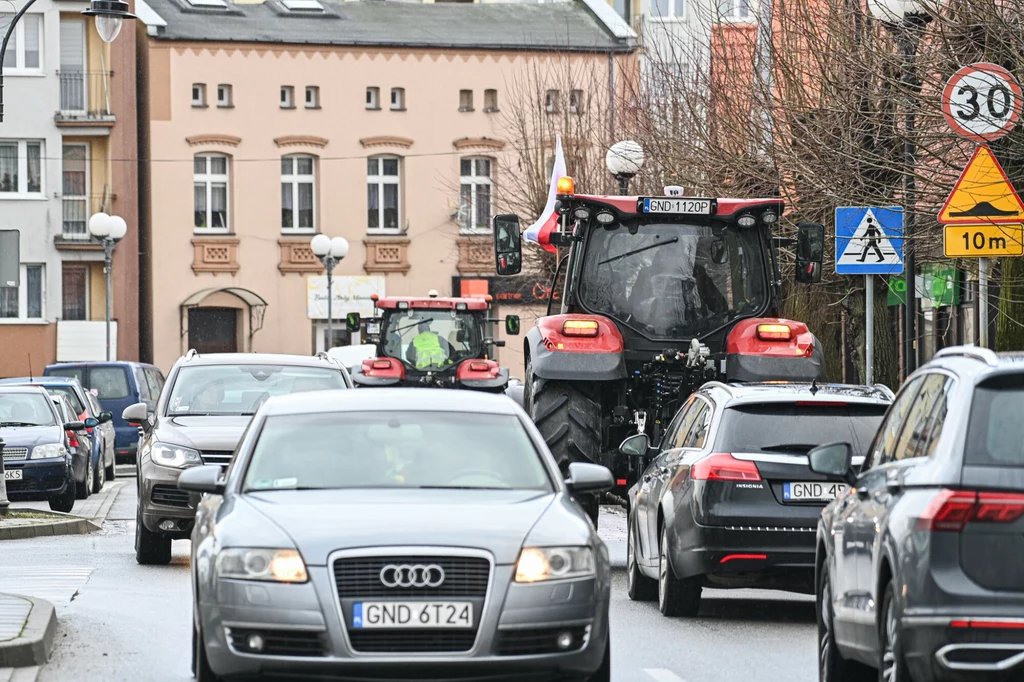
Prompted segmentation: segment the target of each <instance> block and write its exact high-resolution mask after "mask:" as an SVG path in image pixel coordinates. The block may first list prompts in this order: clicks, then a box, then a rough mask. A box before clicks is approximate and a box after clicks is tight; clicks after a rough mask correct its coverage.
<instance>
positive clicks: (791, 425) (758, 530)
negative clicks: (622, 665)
mask: <svg viewBox="0 0 1024 682" xmlns="http://www.w3.org/2000/svg"><path fill="white" fill-rule="evenodd" d="M891 396H892V393H891V392H890V391H889V390H888V389H885V388H871V387H867V386H845V385H837V384H827V385H822V386H817V385H815V384H797V383H764V384H755V383H752V384H723V383H719V382H711V383H709V384H705V385H704V386H703V387H702V388H701V389H700V390H698V391H697V392H696V393H694V394H693V395H691V396H690V398H689V400H687V401H686V403H685V404H684V405H683V407H682V408H681V409H680V411H679V412H678V413H677V414H676V416H675V417H674V418H673V420H672V421H671V422H670V423H669V426H668V428H667V429H666V431H665V438H664V440H663V442H662V443H661V445H660V448H658V449H656V450H655V456H654V458H653V460H652V461H651V462H650V464H649V465H648V467H647V469H646V470H645V471H644V473H643V475H642V476H641V478H640V480H639V481H638V482H637V483H636V484H635V485H634V486H633V487H632V488H630V490H629V503H630V505H629V509H630V511H629V532H628V534H627V538H628V540H627V544H626V560H627V586H628V592H629V596H630V598H631V599H634V600H644V599H653V598H655V597H657V599H658V606H659V608H660V610H661V612H662V614H664V615H666V616H695V615H697V612H698V610H699V608H700V598H701V591H702V589H703V588H704V587H715V588H745V587H757V588H770V589H781V590H788V591H794V592H803V593H806V594H813V593H814V532H815V529H816V527H817V524H818V517H819V516H820V515H821V510H822V508H823V507H824V506H825V504H826V503H827V502H829V501H831V500H833V499H835V497H837V496H838V495H841V494H842V492H843V490H844V489H845V485H844V484H843V483H842V482H829V481H828V478H827V477H826V476H823V475H821V474H816V473H813V472H811V470H810V468H809V466H808V461H807V452H808V451H809V450H811V448H813V447H815V446H816V445H820V444H822V443H828V442H831V441H835V440H839V439H844V440H848V441H850V442H851V443H853V448H852V449H853V451H854V454H857V455H863V453H864V452H865V451H866V449H867V446H868V444H869V443H870V442H871V439H872V437H874V434H875V431H876V429H877V428H878V425H879V423H881V421H882V417H883V415H884V414H885V411H886V409H887V408H888V406H889V402H890V399H891ZM621 449H622V451H623V453H624V454H627V455H634V456H645V455H646V454H647V453H648V441H647V436H646V435H636V436H631V437H630V438H627V439H626V440H625V441H624V442H623V444H622V448H621Z"/></svg>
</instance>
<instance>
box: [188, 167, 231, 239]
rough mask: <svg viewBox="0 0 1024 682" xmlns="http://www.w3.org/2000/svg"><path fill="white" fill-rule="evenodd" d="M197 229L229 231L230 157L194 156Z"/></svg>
mask: <svg viewBox="0 0 1024 682" xmlns="http://www.w3.org/2000/svg"><path fill="white" fill-rule="evenodd" d="M193 182H194V189H195V229H196V231H197V232H199V231H206V232H227V231H228V157H226V156H224V155H223V154H199V155H197V156H196V157H195V159H194V160H193Z"/></svg>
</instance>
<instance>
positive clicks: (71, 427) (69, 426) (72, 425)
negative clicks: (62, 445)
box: [64, 422, 86, 431]
mask: <svg viewBox="0 0 1024 682" xmlns="http://www.w3.org/2000/svg"><path fill="white" fill-rule="evenodd" d="M85 428H86V426H85V422H66V423H65V424H64V430H65V431H84V430H85Z"/></svg>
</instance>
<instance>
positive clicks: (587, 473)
mask: <svg viewBox="0 0 1024 682" xmlns="http://www.w3.org/2000/svg"><path fill="white" fill-rule="evenodd" d="M565 485H566V487H568V488H569V491H570V492H572V493H597V492H603V491H605V490H611V489H612V488H614V487H615V478H614V477H613V476H612V472H611V470H610V469H609V468H608V467H603V466H601V465H600V464H590V463H587V462H573V463H572V464H570V465H569V477H568V478H566V479H565Z"/></svg>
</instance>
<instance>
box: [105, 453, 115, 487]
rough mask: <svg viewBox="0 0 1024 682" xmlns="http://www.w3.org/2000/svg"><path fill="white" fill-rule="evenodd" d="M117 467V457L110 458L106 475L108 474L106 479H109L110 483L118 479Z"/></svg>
mask: <svg viewBox="0 0 1024 682" xmlns="http://www.w3.org/2000/svg"><path fill="white" fill-rule="evenodd" d="M116 466H117V456H116V455H115V456H113V457H111V458H110V466H108V467H107V468H106V472H105V473H106V478H107V480H108V481H113V480H114V479H116V478H117V469H116V468H115V467H116Z"/></svg>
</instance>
